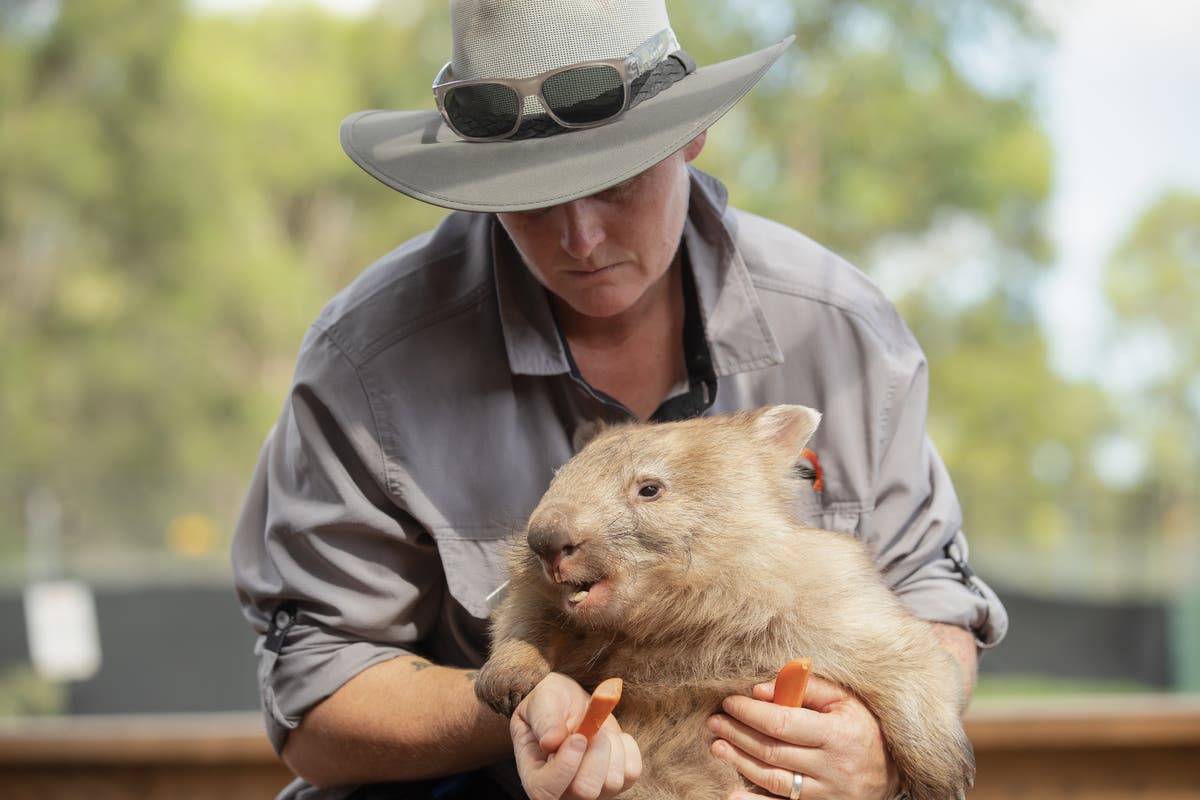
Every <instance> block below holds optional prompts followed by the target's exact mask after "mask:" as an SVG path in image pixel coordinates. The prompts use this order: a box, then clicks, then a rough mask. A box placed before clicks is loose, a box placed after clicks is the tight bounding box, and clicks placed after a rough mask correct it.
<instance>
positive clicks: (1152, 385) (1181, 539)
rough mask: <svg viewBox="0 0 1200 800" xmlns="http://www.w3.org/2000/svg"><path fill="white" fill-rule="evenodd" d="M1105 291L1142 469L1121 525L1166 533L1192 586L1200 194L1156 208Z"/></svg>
mask: <svg viewBox="0 0 1200 800" xmlns="http://www.w3.org/2000/svg"><path fill="white" fill-rule="evenodd" d="M1104 286H1105V289H1106V292H1107V295H1108V298H1109V301H1110V304H1111V307H1112V310H1113V313H1114V316H1115V318H1116V321H1115V324H1114V325H1113V326H1112V332H1111V335H1110V341H1109V342H1108V343H1107V345H1108V346H1107V352H1108V353H1110V357H1111V358H1112V359H1114V360H1115V361H1120V362H1125V363H1127V364H1129V365H1131V366H1132V369H1131V370H1130V372H1131V373H1132V375H1133V377H1132V378H1131V379H1127V380H1126V381H1125V382H1123V383H1120V384H1116V385H1110V386H1109V391H1110V392H1111V393H1112V394H1113V395H1114V396H1115V397H1116V398H1117V399H1118V401H1119V407H1120V412H1121V427H1120V430H1121V431H1123V432H1124V435H1125V436H1126V437H1127V438H1128V439H1129V440H1130V441H1131V442H1132V443H1134V444H1135V445H1136V447H1137V449H1135V450H1132V451H1131V457H1134V456H1137V464H1136V465H1135V466H1136V467H1140V468H1139V469H1134V470H1132V472H1131V476H1130V480H1129V481H1128V484H1127V485H1125V486H1122V487H1119V488H1121V489H1123V490H1124V491H1125V493H1126V494H1127V495H1128V497H1127V502H1125V503H1123V504H1122V507H1121V508H1120V509H1119V513H1120V516H1119V523H1118V524H1120V525H1121V526H1122V527H1123V528H1124V529H1125V530H1127V531H1128V532H1129V535H1130V536H1131V537H1132V538H1134V539H1136V540H1138V541H1141V542H1146V541H1147V540H1151V541H1152V540H1153V537H1154V536H1155V534H1160V535H1161V536H1162V537H1163V538H1164V539H1165V542H1164V546H1165V547H1166V549H1167V551H1168V553H1169V554H1173V555H1174V556H1175V559H1176V561H1177V562H1181V563H1177V564H1176V566H1186V567H1187V569H1188V570H1189V571H1186V572H1183V573H1177V578H1178V579H1179V580H1185V579H1188V578H1190V579H1192V580H1194V579H1196V578H1197V577H1200V547H1197V542H1198V541H1200V538H1198V537H1197V530H1198V529H1200V493H1198V492H1197V487H1200V317H1198V316H1197V315H1196V309H1197V308H1200V195H1195V194H1187V193H1183V192H1170V193H1167V194H1165V195H1164V196H1162V197H1161V198H1159V199H1158V200H1157V201H1156V202H1154V203H1153V204H1151V205H1150V206H1149V207H1148V208H1147V209H1146V210H1145V211H1144V212H1143V214H1142V215H1141V217H1140V218H1139V219H1138V220H1137V221H1136V222H1135V223H1134V224H1133V225H1132V226H1131V228H1130V231H1129V233H1128V234H1127V235H1126V237H1125V239H1124V241H1123V242H1122V243H1121V245H1120V246H1119V247H1118V248H1117V250H1116V252H1115V253H1114V254H1113V256H1112V258H1111V259H1110V260H1109V262H1108V264H1107V266H1106V269H1105V273H1104ZM1139 453H1140V456H1139ZM1189 550H1190V552H1189ZM1169 557H1170V555H1169ZM1181 557H1182V558H1181Z"/></svg>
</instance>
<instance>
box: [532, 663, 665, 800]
mask: <svg viewBox="0 0 1200 800" xmlns="http://www.w3.org/2000/svg"><path fill="white" fill-rule="evenodd" d="M589 699H590V696H589V695H588V693H587V692H585V691H584V690H583V687H581V686H580V685H579V684H578V683H576V682H575V681H573V680H571V679H570V678H568V677H566V676H565V675H560V674H558V673H556V672H551V673H550V674H549V675H547V676H546V677H545V678H543V679H542V681H541V683H539V684H538V685H537V686H535V687H534V688H533V691H531V692H530V693H529V694H528V696H526V698H525V699H524V700H522V701H521V703H520V705H518V706H517V709H516V711H514V712H513V716H512V721H511V722H510V723H509V732H510V733H511V734H512V740H513V753H514V755H515V756H516V759H517V772H518V773H519V774H520V776H521V785H522V786H524V787H525V792H526V793H527V794H528V795H529V798H530V800H598V799H599V798H608V797H613V796H614V795H617V794H620V793H621V792H623V791H625V790H626V789H628V788H629V787H630V786H631V785H633V782H634V781H636V780H637V779H638V777H639V776H640V775H641V773H642V754H641V751H640V750H639V749H638V746H637V743H636V742H634V740H633V737H632V736H630V735H629V734H627V733H622V732H621V726H620V725H618V724H617V721H616V720H615V719H614V718H613V717H612V716H611V715H610V716H609V717H608V719H606V720H605V721H604V725H603V727H601V729H600V732H599V733H597V734H596V735H595V736H594V737H593V738H592V741H591V742H590V743H589V742H588V740H587V739H586V738H585V737H584V736H582V735H581V734H578V733H571V731H573V730H574V729H575V728H576V726H578V725H579V722H580V721H581V720H582V719H583V714H584V711H585V710H586V709H587V704H588V700H589ZM618 711H619V709H618Z"/></svg>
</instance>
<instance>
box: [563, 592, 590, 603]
mask: <svg viewBox="0 0 1200 800" xmlns="http://www.w3.org/2000/svg"><path fill="white" fill-rule="evenodd" d="M587 596H588V590H587V589H580V590H579V591H578V592H576V593H575V594H573V595H571V596H570V597H568V598H567V599H568V600H570V601H571V602H572V603H582V602H583V601H584V599H585V598H586V597H587Z"/></svg>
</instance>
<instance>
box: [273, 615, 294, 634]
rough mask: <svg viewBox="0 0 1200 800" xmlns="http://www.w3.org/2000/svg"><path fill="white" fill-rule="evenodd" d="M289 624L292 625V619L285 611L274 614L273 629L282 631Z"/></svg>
mask: <svg viewBox="0 0 1200 800" xmlns="http://www.w3.org/2000/svg"><path fill="white" fill-rule="evenodd" d="M291 624H292V617H291V615H290V614H288V613H287V612H286V611H276V612H275V627H276V628H278V629H279V630H283V629H284V628H286V627H287V626H288V625H291Z"/></svg>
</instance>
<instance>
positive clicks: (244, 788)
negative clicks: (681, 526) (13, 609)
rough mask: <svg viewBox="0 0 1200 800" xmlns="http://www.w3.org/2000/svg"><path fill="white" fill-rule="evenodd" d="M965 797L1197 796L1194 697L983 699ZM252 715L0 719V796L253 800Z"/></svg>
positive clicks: (258, 734) (256, 789) (268, 779)
mask: <svg viewBox="0 0 1200 800" xmlns="http://www.w3.org/2000/svg"><path fill="white" fill-rule="evenodd" d="M967 730H968V734H969V735H970V737H971V740H972V741H973V742H974V744H975V753H976V760H977V762H978V776H977V779H976V783H975V788H974V789H973V790H972V791H971V792H970V793H969V797H971V798H972V800H1000V799H1001V798H1004V799H1005V800H1018V799H1019V800H1043V799H1044V800H1117V798H1120V799H1121V800H1131V799H1133V798H1145V799H1146V800H1185V799H1186V800H1200V697H1177V696H1175V697H1172V696H1159V695H1155V696H1138V697H1120V698H1097V697H1091V698H1078V699H1062V698H1056V699H1023V700H1020V701H1017V700H1012V699H991V698H987V699H983V700H979V701H976V703H975V705H974V706H973V707H972V709H971V711H970V713H969V714H968V716H967ZM290 777H291V776H290V775H289V773H288V772H287V770H286V769H285V768H284V767H283V766H282V765H280V764H279V762H278V761H277V760H276V758H275V755H274V753H273V752H272V751H271V748H270V746H269V745H268V744H267V742H266V739H265V738H264V737H263V735H262V731H261V727H260V722H259V719H258V717H257V715H254V714H241V713H238V714H203V715H179V716H138V717H71V718H55V719H33V720H21V721H14V720H8V721H2V720H0V798H4V800H35V798H36V800H67V799H68V798H69V799H70V800H76V798H88V800H133V799H134V798H137V800H159V799H160V798H161V799H162V800H168V799H169V800H200V799H201V798H204V800H211V799H212V798H216V799H217V800H261V799H263V798H267V799H268V800H269V798H272V797H274V795H275V793H276V792H277V791H278V790H279V789H280V788H282V787H283V786H284V785H285V784H286V783H287V782H288V781H289V780H290Z"/></svg>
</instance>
